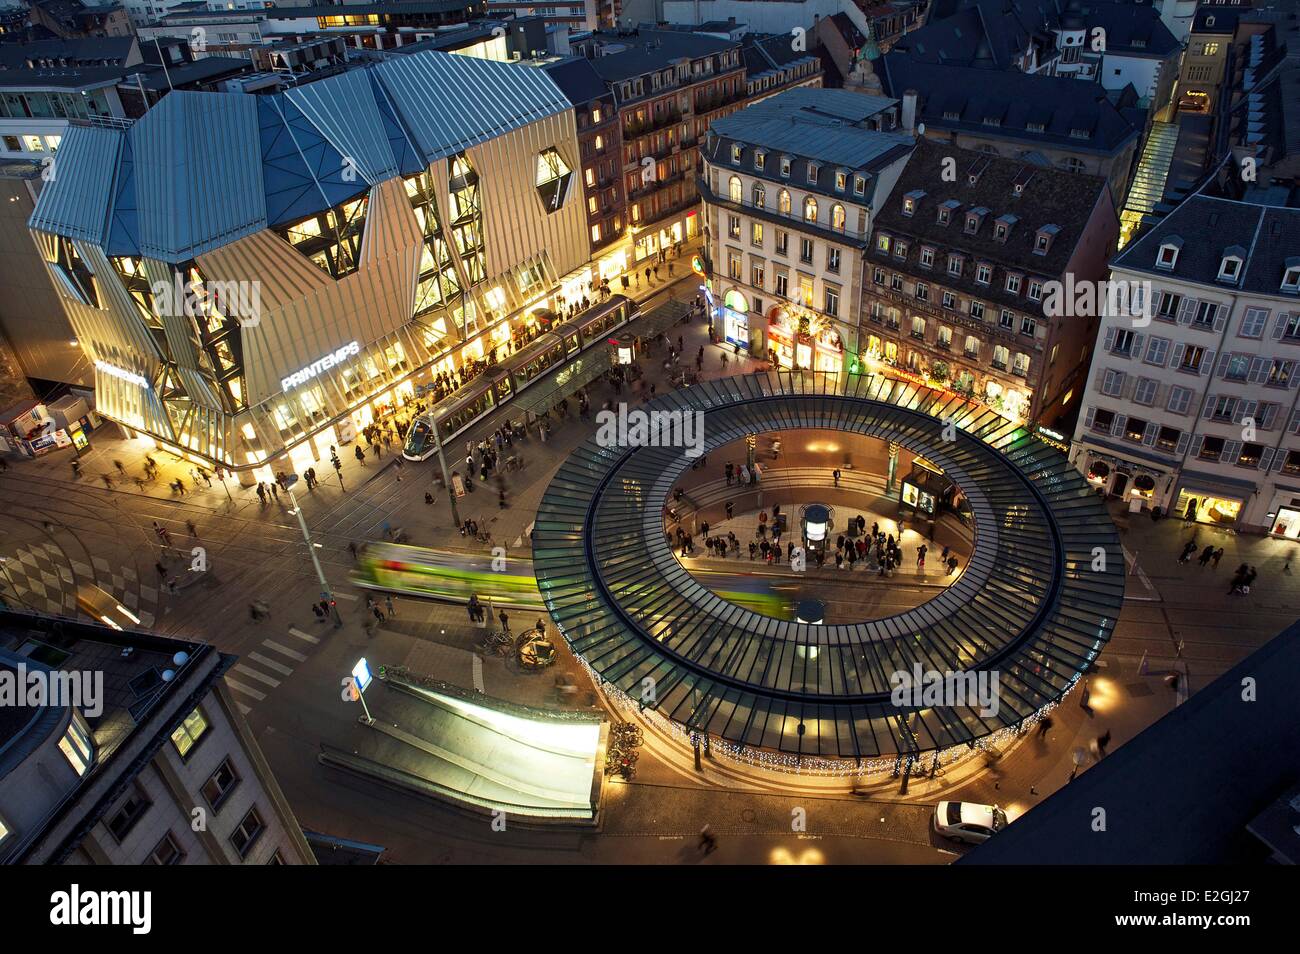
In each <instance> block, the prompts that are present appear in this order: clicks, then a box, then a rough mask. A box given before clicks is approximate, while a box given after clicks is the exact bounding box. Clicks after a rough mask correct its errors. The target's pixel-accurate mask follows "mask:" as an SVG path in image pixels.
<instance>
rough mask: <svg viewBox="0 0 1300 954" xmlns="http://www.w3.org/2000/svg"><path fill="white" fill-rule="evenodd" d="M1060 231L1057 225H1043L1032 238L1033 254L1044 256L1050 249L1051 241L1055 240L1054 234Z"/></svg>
mask: <svg viewBox="0 0 1300 954" xmlns="http://www.w3.org/2000/svg"><path fill="white" fill-rule="evenodd" d="M1059 231H1061V227H1060V226H1059V225H1044V226H1043V227H1042V228H1041V229H1039V230H1038V234H1037V235H1035V236H1034V254H1035V255H1046V254H1047V253H1048V252H1050V251H1051V249H1052V240H1053V239H1055V238H1056V233H1057V232H1059Z"/></svg>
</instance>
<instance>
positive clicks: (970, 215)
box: [966, 208, 988, 235]
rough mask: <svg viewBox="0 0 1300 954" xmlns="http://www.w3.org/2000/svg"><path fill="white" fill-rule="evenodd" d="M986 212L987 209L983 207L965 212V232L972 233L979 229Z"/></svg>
mask: <svg viewBox="0 0 1300 954" xmlns="http://www.w3.org/2000/svg"><path fill="white" fill-rule="evenodd" d="M987 213H988V209H984V208H979V209H971V210H970V211H969V212H967V213H966V234H967V235H974V234H975V233H976V232H978V231H979V230H980V225H981V224H982V223H983V222H984V216H985V215H986V214H987Z"/></svg>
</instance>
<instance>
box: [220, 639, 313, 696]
mask: <svg viewBox="0 0 1300 954" xmlns="http://www.w3.org/2000/svg"><path fill="white" fill-rule="evenodd" d="M281 639H284V640H285V642H280V641H278V640H275V639H264V640H262V645H261V647H260V649H259V650H258V651H255V652H250V653H248V654H247V655H246V656H244V657H243V658H241V659H240V661H239V662H237V663H235V666H234V668H233V669H232V670H231V671H230V672H229V673H227V675H226V685H227V686H229V687H230V688H231V689H233V690H234V691H235V693H236V696H237V697H238V698H237V699H236V701H237V702H238V703H239V711H240V712H242V713H243V714H244V715H248V713H250V712H251V711H252V710H253V705H254V704H256V703H259V702H263V701H265V700H266V697H267V694H268V693H269V692H271V691H272V690H274V689H276V688H278V687H279V685H280V683H282V682H283V681H284V680H285V679H288V678H289V677H290V676H292V675H293V672H294V669H295V668H296V667H297V665H298V664H300V663H305V662H306V661H307V658H308V657H307V655H306V654H305V653H303V652H300V651H299V649H295V648H294V646H300V647H301V649H310V648H311V647H312V646H318V645H320V637H318V636H313V635H312V634H311V633H304V632H303V631H302V630H300V629H297V628H295V627H292V626H291V627H289V630H288V635H287V636H284V637H281ZM286 643H292V644H293V645H286ZM262 650H265V651H264V652H263V651H262Z"/></svg>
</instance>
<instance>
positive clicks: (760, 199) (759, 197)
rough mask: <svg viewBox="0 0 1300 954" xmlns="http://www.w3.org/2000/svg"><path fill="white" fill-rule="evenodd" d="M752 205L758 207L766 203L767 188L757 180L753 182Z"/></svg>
mask: <svg viewBox="0 0 1300 954" xmlns="http://www.w3.org/2000/svg"><path fill="white" fill-rule="evenodd" d="M754 205H755V206H756V207H757V208H760V209H761V208H763V207H764V206H765V205H767V190H766V189H764V188H763V187H762V185H760V184H759V183H757V182H755V183H754Z"/></svg>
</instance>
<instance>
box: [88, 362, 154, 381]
mask: <svg viewBox="0 0 1300 954" xmlns="http://www.w3.org/2000/svg"><path fill="white" fill-rule="evenodd" d="M95 368H96V370H98V371H103V372H104V373H105V374H107V375H110V376H111V377H114V378H118V379H119V380H122V381H126V382H127V383H129V384H134V385H135V386H136V387H138V388H147V387H148V386H149V382H148V380H146V379H145V377H144V375H141V374H136V373H135V372H134V371H128V370H126V369H125V368H119V367H118V366H117V365H115V364H109V363H108V362H107V361H96V362H95Z"/></svg>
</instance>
